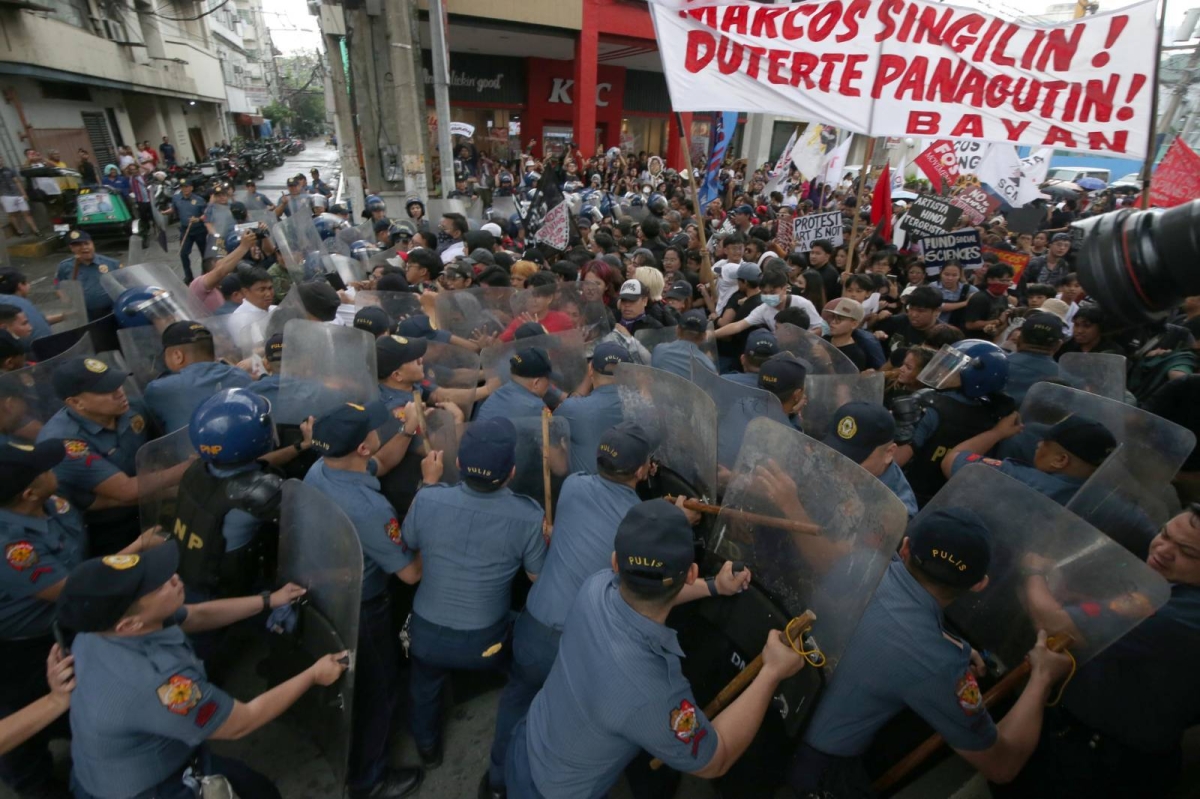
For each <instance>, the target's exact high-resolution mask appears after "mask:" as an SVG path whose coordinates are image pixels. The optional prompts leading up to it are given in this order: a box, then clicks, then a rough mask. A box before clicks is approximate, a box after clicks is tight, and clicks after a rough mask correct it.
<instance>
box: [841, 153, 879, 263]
mask: <svg viewBox="0 0 1200 799" xmlns="http://www.w3.org/2000/svg"><path fill="white" fill-rule="evenodd" d="M874 157H875V137H874V136H872V137H871V138H870V139H869V140H868V141H867V155H866V157H865V158H863V165H862V171H861V172H859V173H858V193H857V196H856V199H855V203H854V222H853V223H851V225H850V245H849V246H848V247H847V248H846V268H845V269H844V270H843V274H848V273H849V272H850V271H851V270H853V268H854V267H853V264H854V247H855V245H856V244H857V243H858V225H859V222H860V221H861V219H862V215H861V213H860V212H861V211H862V202H863V195H864V194H865V193H866V188H867V173H868V172H870V170H871V160H872V159H873V158H874Z"/></svg>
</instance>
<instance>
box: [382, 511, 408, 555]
mask: <svg viewBox="0 0 1200 799" xmlns="http://www.w3.org/2000/svg"><path fill="white" fill-rule="evenodd" d="M384 530H385V531H386V532H387V537H388V538H390V539H391V540H392V543H393V544H398V545H399V546H400V547H401V548H403V549H404V550H405V551H408V547H407V546H406V545H405V544H404V538H403V537H402V536H401V535H400V522H398V521H396V517H394V516H393V517H392V518H390V519H388V522H387V525H386V526H385V527H384Z"/></svg>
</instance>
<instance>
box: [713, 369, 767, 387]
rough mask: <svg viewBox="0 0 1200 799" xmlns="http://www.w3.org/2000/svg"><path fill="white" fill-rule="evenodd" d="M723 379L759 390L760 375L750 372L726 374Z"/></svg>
mask: <svg viewBox="0 0 1200 799" xmlns="http://www.w3.org/2000/svg"><path fill="white" fill-rule="evenodd" d="M721 377H723V378H725V379H726V380H728V381H730V382H731V383H737V384H738V385H739V386H750V388H758V374H757V373H753V374H752V373H750V372H726V373H725V374H723V375H721Z"/></svg>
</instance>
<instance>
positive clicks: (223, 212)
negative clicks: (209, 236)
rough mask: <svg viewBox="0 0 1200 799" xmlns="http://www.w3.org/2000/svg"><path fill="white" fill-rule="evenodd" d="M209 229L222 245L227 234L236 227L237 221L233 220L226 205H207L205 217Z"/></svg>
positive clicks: (227, 236)
mask: <svg viewBox="0 0 1200 799" xmlns="http://www.w3.org/2000/svg"><path fill="white" fill-rule="evenodd" d="M205 221H206V222H207V223H208V225H209V228H210V229H211V230H212V232H213V234H214V235H216V236H217V238H219V239H220V240H221V242H222V243H224V241H225V239H227V238H229V234H230V233H232V232H233V230H234V228H236V227H237V221H236V220H235V219H234V218H233V211H231V210H230V209H229V206H228V205H222V204H221V203H215V202H214V203H209V205H208V213H207V215H206V217H205Z"/></svg>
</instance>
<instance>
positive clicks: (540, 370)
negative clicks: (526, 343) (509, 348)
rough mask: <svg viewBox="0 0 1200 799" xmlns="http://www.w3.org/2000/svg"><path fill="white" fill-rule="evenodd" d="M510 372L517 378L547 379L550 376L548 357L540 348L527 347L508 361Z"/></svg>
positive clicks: (518, 351)
mask: <svg viewBox="0 0 1200 799" xmlns="http://www.w3.org/2000/svg"><path fill="white" fill-rule="evenodd" d="M508 366H509V369H510V371H511V372H512V373H513V374H514V375H516V376H517V377H547V376H548V375H549V374H550V356H549V355H547V354H546V351H545V350H544V349H542V348H541V347H529V348H528V349H524V350H517V352H516V353H515V354H514V355H513V356H512V357H511V358H509V359H508Z"/></svg>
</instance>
